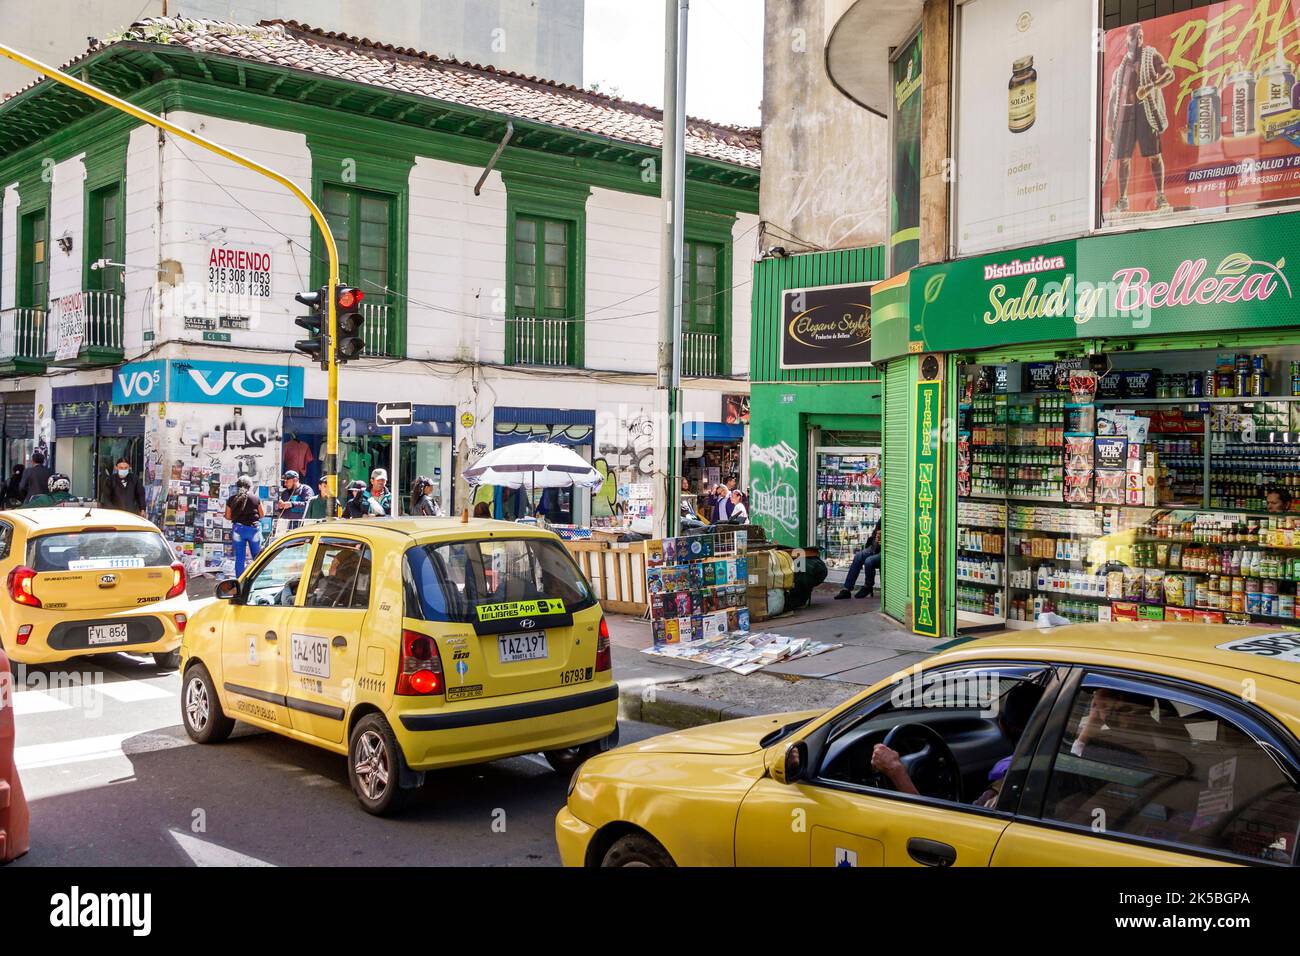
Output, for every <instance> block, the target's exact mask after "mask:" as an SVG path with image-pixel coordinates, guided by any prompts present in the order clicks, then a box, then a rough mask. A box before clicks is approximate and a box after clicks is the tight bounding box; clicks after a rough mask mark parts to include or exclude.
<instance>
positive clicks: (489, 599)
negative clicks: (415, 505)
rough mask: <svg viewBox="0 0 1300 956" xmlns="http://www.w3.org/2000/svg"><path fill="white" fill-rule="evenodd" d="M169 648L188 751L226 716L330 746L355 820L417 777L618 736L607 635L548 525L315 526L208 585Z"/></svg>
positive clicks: (562, 767) (559, 765)
mask: <svg viewBox="0 0 1300 956" xmlns="http://www.w3.org/2000/svg"><path fill="white" fill-rule="evenodd" d="M216 595H217V600H216V601H214V602H212V603H210V604H207V605H205V606H203V607H201V608H199V609H198V610H197V611H196V612H195V613H194V616H193V619H192V620H191V621H190V625H189V628H188V629H187V630H186V637H185V643H184V644H183V646H182V649H181V650H182V657H183V662H182V673H183V679H182V693H181V713H182V720H183V722H184V725H185V729H186V731H187V732H188V733H189V735H190V737H191V738H193V739H194V740H196V741H198V742H199V743H216V742H219V741H221V740H224V739H225V738H226V737H228V736H229V735H230V732H231V729H232V727H233V725H234V721H235V720H236V719H238V720H241V721H244V722H246V723H249V724H252V725H255V726H257V727H261V728H264V729H267V730H272V731H275V732H276V733H280V734H283V735H285V736H286V737H291V738H293V739H295V740H300V741H303V742H306V743H310V744H313V745H315V746H318V747H322V748H324V749H326V750H331V751H334V752H336V753H339V754H346V755H347V758H348V776H349V780H350V781H351V784H352V789H353V792H354V793H355V794H356V797H357V799H358V800H359V801H360V803H361V805H362V807H363V808H364V809H366V810H367V811H368V812H370V813H374V814H387V813H392V812H395V811H397V810H398V809H399V808H400V807H401V806H402V805H403V804H404V803H405V802H406V800H407V798H408V797H409V796H410V794H411V792H412V791H413V790H414V789H415V788H417V787H419V786H420V784H421V783H422V782H423V778H424V773H425V771H428V770H432V769H435V768H439V767H449V766H454V765H457V764H470V763H481V762H485V761H489V760H496V759H498V758H502V757H510V756H515V755H518V754H525V753H537V752H540V753H542V755H543V756H544V757H546V759H547V760H548V761H549V762H550V763H551V765H552V766H553V767H555V769H556V770H557V771H560V772H564V773H571V772H572V771H573V769H574V768H575V767H577V765H578V764H579V763H580V762H581V761H582V760H584V759H586V758H587V757H588V756H590V755H592V754H595V753H599V752H600V751H602V750H604V749H608V748H609V747H611V746H613V745H614V744H615V743H616V742H617V734H618V726H617V718H618V714H617V711H618V687H617V685H616V684H615V683H614V679H613V676H612V670H611V666H610V649H609V630H608V627H607V625H606V623H605V618H604V615H603V614H602V613H601V609H600V605H599V603H597V601H596V598H595V595H594V594H593V593H592V590H591V587H590V585H589V584H588V583H587V581H586V579H585V578H584V577H583V576H582V572H581V571H580V570H579V569H578V566H577V565H576V564H575V563H574V561H573V559H572V558H571V557H570V556H569V553H568V552H567V551H566V550H565V549H564V546H563V544H562V543H561V541H560V539H559V538H558V537H557V536H556V535H555V534H554V533H552V532H549V531H542V530H539V529H535V528H525V527H521V526H519V525H517V524H511V523H507V522H501V521H482V520H475V521H462V520H459V519H455V518H408V519H375V520H367V519H357V520H352V521H324V522H320V523H317V524H313V525H310V526H306V527H303V528H301V529H299V530H297V531H295V532H293V533H291V534H288V535H285V536H284V537H282V538H279V539H277V540H276V541H275V543H274V544H273V545H272V546H271V547H270V548H269V549H268V550H267V551H265V552H263V553H262V555H260V557H259V558H258V560H257V561H256V562H255V563H253V564H252V565H251V566H250V567H249V568H248V569H247V570H246V571H245V572H244V575H243V577H241V578H240V579H239V580H227V581H223V582H221V584H219V585H218V586H217V591H216Z"/></svg>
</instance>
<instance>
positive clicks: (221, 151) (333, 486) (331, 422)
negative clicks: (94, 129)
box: [0, 43, 339, 517]
mask: <svg viewBox="0 0 1300 956" xmlns="http://www.w3.org/2000/svg"><path fill="white" fill-rule="evenodd" d="M0 56H3V57H5V58H6V59H9V60H12V61H13V62H15V63H17V64H19V65H21V66H25V67H27V68H28V69H29V70H35V71H36V72H37V73H40V74H42V75H44V76H46V77H48V78H49V79H51V80H54V81H55V82H56V83H62V84H63V85H64V86H67V87H71V88H72V89H74V90H76V91H77V92H78V93H82V94H84V95H85V96H89V97H90V98H91V99H93V100H98V101H99V102H100V103H103V104H104V105H105V106H110V107H112V108H113V109H115V110H119V111H120V112H123V113H126V114H128V115H129V116H134V117H135V118H136V119H138V120H139V121H140V122H142V123H147V124H149V125H150V126H154V127H157V128H158V129H161V130H166V131H167V132H168V133H171V134H172V135H173V136H177V137H179V138H181V139H183V140H186V141H187V142H190V143H193V144H194V145H195V146H199V147H202V148H203V149H206V150H208V151H209V152H212V153H216V154H217V155H218V156H221V157H223V158H225V159H228V160H230V161H231V162H232V163H236V164H238V165H240V166H243V167H244V168H245V169H251V170H252V171H253V172H255V173H260V174H261V175H263V176H265V177H266V178H268V179H271V180H274V181H275V182H277V183H279V184H280V185H281V186H283V187H284V188H285V189H287V190H289V192H291V193H293V195H294V196H295V197H296V198H297V199H298V201H299V202H301V203H302V204H303V205H304V206H306V207H307V211H308V212H309V213H311V217H312V219H313V220H314V221H315V223H316V227H317V228H318V229H320V231H321V235H322V236H323V237H324V239H325V250H326V252H327V253H328V255H329V293H328V296H327V298H328V300H329V337H330V338H329V341H330V349H329V401H328V402H327V405H328V412H327V414H328V416H329V417H328V432H327V433H326V436H325V443H326V444H325V462H324V467H325V475H326V477H327V478H328V479H329V481H328V483H327V484H326V490H325V514H326V515H327V516H329V517H334V516H335V515H336V514H337V510H336V507H335V501H336V499H337V497H338V452H339V369H338V362H337V361H336V360H335V357H334V342H335V341H336V339H335V336H336V335H337V334H338V327H337V318H338V314H337V311H336V309H335V307H334V290H335V288H336V287H337V286H338V284H339V251H338V247H337V246H336V245H335V244H334V234H333V233H331V232H330V227H329V223H328V222H326V221H325V214H324V213H322V212H321V211H320V208H319V207H317V205H316V204H315V203H314V202H312V199H311V197H310V196H309V195H307V194H306V193H305V192H303V191H302V189H301V188H300V187H299V186H298V184H297V183H295V182H294V181H293V180H292V179H290V178H289V177H287V176H284V175H282V174H281V173H277V172H276V171H275V170H274V169H270V168H269V167H267V166H263V165H262V164H261V163H255V162H253V160H251V159H249V158H248V157H247V156H243V155H241V154H239V153H237V152H235V151H234V150H232V149H226V147H224V146H222V145H220V144H218V143H214V142H212V140H210V139H205V138H203V137H202V136H199V135H198V134H197V133H191V132H190V131H189V130H187V129H184V128H183V127H180V126H177V125H176V124H175V123H171V122H168V121H167V120H165V119H163V118H162V117H161V116H155V115H154V114H153V113H150V112H149V111H148V110H142V109H140V107H138V106H135V105H133V104H131V103H128V102H127V101H126V100H124V99H121V98H119V97H116V96H114V95H113V94H112V93H109V92H107V91H106V90H101V89H100V88H99V87H97V86H92V85H91V84H89V83H87V82H85V81H84V80H79V79H77V78H76V77H75V76H70V75H69V74H67V73H64V72H63V71H61V70H58V69H55V68H54V67H52V66H49V65H48V64H45V63H42V62H41V61H40V60H36V59H33V58H32V57H30V56H27V55H26V54H24V53H20V52H19V51H17V50H15V49H13V48H12V47H8V46H5V45H4V44H3V43H0Z"/></svg>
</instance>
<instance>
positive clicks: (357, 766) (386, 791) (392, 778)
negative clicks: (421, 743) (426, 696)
mask: <svg viewBox="0 0 1300 956" xmlns="http://www.w3.org/2000/svg"><path fill="white" fill-rule="evenodd" d="M406 775H407V769H406V757H405V756H404V755H403V754H402V748H401V746H400V745H399V744H398V742H397V737H396V736H395V735H394V734H393V728H392V727H390V726H388V721H386V720H385V719H384V718H383V716H382V715H380V714H367V715H366V716H364V717H362V718H361V719H360V720H359V721H357V725H356V726H355V727H353V728H352V736H351V737H350V738H349V739H348V782H349V783H350V784H352V793H353V794H354V795H355V796H356V798H357V801H358V802H359V803H360V804H361V808H362V809H363V810H365V811H366V813H370V814H373V815H375V816H377V817H386V816H392V815H394V814H397V813H400V812H401V811H402V810H403V809H405V807H406V806H407V804H408V803H410V800H411V797H412V796H413V795H414V793H415V791H414V790H408V789H405V788H404V787H402V784H401V781H402V778H403V777H404V776H406Z"/></svg>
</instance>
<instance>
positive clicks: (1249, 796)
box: [555, 622, 1300, 867]
mask: <svg viewBox="0 0 1300 956" xmlns="http://www.w3.org/2000/svg"><path fill="white" fill-rule="evenodd" d="M1298 730H1300V632H1295V631H1281V630H1278V629H1268V628H1260V627H1240V626H1234V625H1198V624H1163V623H1155V622H1152V623H1150V624H1147V623H1133V624H1123V625H1120V624H1109V625H1100V624H1089V625H1076V626H1069V627H1061V628H1057V629H1053V630H1050V631H1046V630H1040V631H1028V632H1027V631H1019V632H1015V633H1012V634H1006V635H997V636H991V637H987V638H980V639H976V640H968V641H964V642H954V643H953V645H952V646H950V647H948V648H947V649H944V650H942V651H941V652H940V653H939V654H937V655H936V656H934V657H931V658H929V659H927V660H926V661H924V662H923V664H922V665H918V666H917V667H915V668H912V669H910V670H907V671H903V672H900V673H898V674H895V675H894V676H893V677H891V678H889V679H887V680H884V681H882V682H880V683H879V684H876V685H875V686H874V687H870V688H868V689H867V690H865V691H863V692H862V693H861V694H859V695H857V696H856V697H854V698H852V699H851V700H849V701H847V702H845V703H844V704H842V705H840V706H838V707H835V708H832V709H831V710H829V711H826V712H824V713H802V714H783V715H778V716H769V717H757V718H750V719H743V720H736V721H729V722H726V723H720V724H710V725H706V726H702V727H696V728H693V729H691V730H686V731H681V732H678V733H671V734H668V735H666V736H663V737H658V738H654V739H651V740H647V741H644V742H642V743H638V744H635V745H631V746H627V747H623V748H621V749H618V750H614V751H611V752H609V753H606V754H602V755H600V756H597V757H594V758H593V759H591V760H589V761H588V762H587V763H585V764H584V765H583V766H582V767H581V768H580V769H579V770H578V772H577V773H576V774H575V775H574V777H573V779H572V781H571V783H570V786H569V799H568V804H567V806H566V807H565V808H564V809H562V810H561V811H560V813H559V815H558V817H557V818H556V824H555V829H556V839H557V841H558V843H559V849H560V854H561V857H562V858H563V860H564V862H565V864H566V865H569V866H631V865H640V866H672V865H688V866H720V865H725V866H729V865H733V864H734V865H741V866H809V865H812V866H841V867H851V866H917V865H919V866H934V867H947V866H1070V865H1096V866H1122V865H1140V866H1151V865H1194V866H1201V865H1207V864H1271V865H1280V866H1292V865H1294V864H1295V863H1296V861H1297V857H1296V844H1297V842H1298V841H1300V743H1298V742H1297V739H1296V733H1297V731H1298Z"/></svg>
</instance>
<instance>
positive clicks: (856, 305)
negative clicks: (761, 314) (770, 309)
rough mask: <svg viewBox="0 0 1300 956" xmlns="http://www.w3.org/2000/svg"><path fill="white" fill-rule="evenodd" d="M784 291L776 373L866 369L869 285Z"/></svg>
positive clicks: (867, 360)
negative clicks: (779, 358)
mask: <svg viewBox="0 0 1300 956" xmlns="http://www.w3.org/2000/svg"><path fill="white" fill-rule="evenodd" d="M872 285H874V283H871V282H864V283H855V284H853V285H828V286H816V287H813V288H808V289H789V290H787V291H786V292H785V294H784V295H783V296H782V297H781V302H782V309H781V368H838V367H842V366H848V365H870V364H871V286H872Z"/></svg>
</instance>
